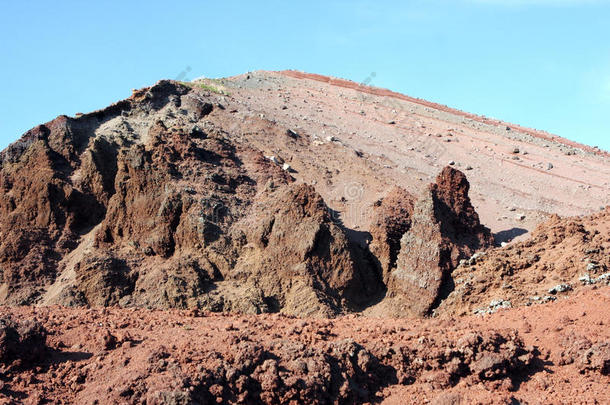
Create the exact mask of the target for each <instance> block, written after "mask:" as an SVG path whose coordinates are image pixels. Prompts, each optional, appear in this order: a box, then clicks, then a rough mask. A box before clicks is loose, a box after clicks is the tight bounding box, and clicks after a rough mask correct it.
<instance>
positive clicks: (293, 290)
mask: <svg viewBox="0 0 610 405" xmlns="http://www.w3.org/2000/svg"><path fill="white" fill-rule="evenodd" d="M219 97H220V96H217V95H214V94H210V93H206V92H201V91H197V90H194V89H190V88H188V87H186V86H183V85H180V84H177V83H174V82H168V81H162V82H159V83H158V84H157V85H155V86H153V87H151V88H149V89H144V90H141V91H138V92H135V93H134V95H133V96H132V97H131V98H130V99H128V100H125V101H122V102H120V103H117V104H115V105H113V106H111V107H109V108H107V109H105V110H101V111H98V112H95V113H91V114H86V115H83V116H81V117H79V118H76V119H72V118H68V117H59V118H57V119H56V120H54V121H52V122H50V123H48V124H46V125H41V126H39V127H37V128H35V129H34V130H32V131H30V132H28V133H27V134H26V135H25V136H24V137H23V138H22V139H21V140H20V141H18V142H17V143H15V144H13V145H12V146H11V147H9V148H8V149H7V150H6V151H4V152H3V153H2V170H1V171H0V178H1V179H2V182H1V184H0V187H2V194H1V196H0V214H1V218H0V232H1V233H0V234H1V235H2V243H1V245H0V265H1V266H2V269H3V286H2V289H1V290H0V291H1V293H2V295H1V297H0V298H2V301H3V302H4V303H12V304H25V303H43V304H64V305H93V306H97V305H117V304H118V305H125V306H147V307H159V308H167V307H193V306H199V307H204V308H210V309H213V310H218V311H238V312H272V311H283V312H286V313H290V314H295V315H327V316H330V315H334V314H337V313H339V312H341V311H343V310H350V309H356V308H359V307H361V306H362V305H364V304H365V303H366V302H367V300H369V299H370V297H371V296H373V295H375V294H378V292H379V290H381V289H382V288H383V287H382V284H381V281H380V279H379V277H378V274H377V271H376V269H375V268H374V266H373V265H372V261H371V260H369V259H368V257H367V253H366V252H362V251H361V249H359V248H356V247H355V246H353V245H352V243H351V242H350V241H349V240H348V238H347V236H346V233H345V231H344V229H343V228H341V227H340V226H339V225H337V224H335V223H334V222H333V221H332V220H331V217H330V215H329V212H328V208H327V207H326V204H325V203H324V201H323V200H322V198H321V197H320V195H319V194H317V193H316V192H315V190H314V188H313V187H311V186H306V185H299V186H290V184H291V183H292V182H293V181H294V179H293V178H292V177H291V176H290V175H289V174H288V173H287V172H286V171H284V170H282V169H281V168H280V167H279V166H278V165H276V164H274V163H273V162H272V161H269V160H268V159H266V158H265V157H264V156H263V154H262V152H261V151H259V150H257V149H255V148H253V147H251V146H250V145H248V144H241V143H239V142H238V141H237V138H238V134H236V133H228V132H226V131H225V130H224V129H223V128H221V127H217V126H216V125H215V122H218V121H220V122H226V121H227V120H229V121H230V114H231V112H230V111H226V109H225V107H224V106H222V104H220V101H221V100H220V99H219ZM214 114H216V115H217V116H219V117H220V118H217V119H218V121H214V120H213V119H212V117H213V116H214ZM208 119H209V120H208Z"/></svg>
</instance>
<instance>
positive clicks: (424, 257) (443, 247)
mask: <svg viewBox="0 0 610 405" xmlns="http://www.w3.org/2000/svg"><path fill="white" fill-rule="evenodd" d="M469 188H470V185H469V183H468V180H466V176H465V175H464V174H463V173H461V172H460V171H458V170H455V169H453V168H451V167H446V168H444V169H443V171H442V172H441V173H440V174H439V175H438V177H437V179H436V183H435V184H431V185H430V186H429V187H428V188H427V189H426V191H425V192H424V194H423V196H422V197H420V199H419V200H418V201H417V203H416V204H415V208H414V212H413V217H412V221H411V228H410V229H409V231H408V232H407V233H405V234H404V235H403V237H402V239H401V241H400V253H399V255H398V258H397V263H396V269H395V270H393V271H392V272H391V273H390V276H389V280H388V296H389V297H390V298H392V299H395V300H396V301H397V302H398V303H399V304H398V306H397V307H396V308H397V311H398V312H399V313H400V312H402V311H404V313H407V314H413V315H417V316H423V315H427V314H429V313H430V311H431V310H432V309H433V308H434V307H435V306H436V305H438V303H439V302H440V300H441V299H442V298H444V297H446V296H447V294H449V292H450V291H451V289H452V280H451V272H452V270H453V269H454V268H455V267H456V266H457V265H458V263H459V260H460V259H463V258H466V257H470V256H471V255H472V254H473V253H474V252H475V251H477V250H479V249H485V248H487V247H490V246H492V245H493V237H492V235H491V233H490V231H489V229H487V228H485V227H483V226H482V225H481V224H480V222H479V217H478V215H477V213H476V211H475V210H474V207H473V206H472V204H471V203H470V198H469V197H468V191H469Z"/></svg>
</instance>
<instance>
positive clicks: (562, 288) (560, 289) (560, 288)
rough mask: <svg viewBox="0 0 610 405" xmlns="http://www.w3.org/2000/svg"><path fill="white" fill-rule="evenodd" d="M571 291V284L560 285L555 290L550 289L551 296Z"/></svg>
mask: <svg viewBox="0 0 610 405" xmlns="http://www.w3.org/2000/svg"><path fill="white" fill-rule="evenodd" d="M570 290H572V286H571V285H570V284H558V285H556V286H555V287H553V288H549V294H557V293H562V292H566V291H570Z"/></svg>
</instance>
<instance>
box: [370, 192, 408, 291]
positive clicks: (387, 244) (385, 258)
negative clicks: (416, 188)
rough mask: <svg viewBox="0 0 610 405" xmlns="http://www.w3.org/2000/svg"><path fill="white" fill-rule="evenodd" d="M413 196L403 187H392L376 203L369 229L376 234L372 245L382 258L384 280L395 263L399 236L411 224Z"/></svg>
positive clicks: (372, 233)
mask: <svg viewBox="0 0 610 405" xmlns="http://www.w3.org/2000/svg"><path fill="white" fill-rule="evenodd" d="M413 206H414V197H413V196H412V195H411V194H409V193H408V192H407V191H406V190H405V189H403V188H401V187H394V188H392V189H391V190H390V191H389V192H388V194H387V195H386V196H385V197H384V198H383V199H382V200H380V201H377V202H376V203H375V205H374V219H373V221H372V224H371V229H370V233H371V236H372V237H373V240H372V241H371V244H370V245H369V249H370V250H371V253H372V254H373V255H374V256H375V257H376V258H377V260H378V261H379V265H380V267H381V271H382V274H383V280H384V282H386V283H387V282H388V280H389V276H390V271H391V270H392V269H393V268H394V267H395V266H396V259H397V257H398V252H400V239H401V238H402V236H403V235H404V234H405V233H406V232H407V231H408V230H409V229H410V228H411V217H412V216H413V208H414V207H413Z"/></svg>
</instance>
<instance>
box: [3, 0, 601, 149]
mask: <svg viewBox="0 0 610 405" xmlns="http://www.w3.org/2000/svg"><path fill="white" fill-rule="evenodd" d="M0 54H1V55H2V63H0V77H1V78H2V80H3V81H2V97H0V148H4V147H5V146H6V145H8V143H10V142H13V141H14V140H16V139H17V138H18V137H19V136H21V134H22V133H23V132H25V131H26V130H28V129H29V128H31V127H33V126H35V125H37V124H39V123H43V122H46V121H49V120H51V119H53V118H54V117H55V116H57V115H59V114H68V115H72V114H74V113H76V112H86V111H90V110H94V109H97V108H101V107H104V106H106V105H108V104H110V103H112V102H114V101H117V100H120V99H123V98H126V97H128V96H129V95H130V94H131V89H132V88H139V87H143V86H147V85H151V84H153V83H154V82H155V81H157V80H158V79H161V78H178V77H180V76H181V75H184V73H186V72H187V71H188V74H187V75H186V77H187V78H194V77H198V76H202V75H204V76H208V77H222V76H231V75H235V74H239V73H244V72H246V71H251V70H257V69H265V70H280V69H298V70H303V71H308V72H313V73H320V74H326V75H332V76H338V77H344V78H347V79H351V80H355V81H359V82H360V81H363V80H365V79H366V78H367V77H370V76H371V73H372V72H374V73H375V75H374V76H375V77H374V79H373V80H372V82H371V84H372V85H375V86H379V87H386V88H390V89H392V90H395V91H399V92H402V93H405V94H408V95H410V96H414V97H420V98H424V99H427V100H430V101H435V102H439V103H442V104H447V105H449V106H451V107H456V108H459V109H462V110H466V111H468V112H473V113H477V114H482V115H487V116H489V117H495V118H500V119H503V120H506V121H509V122H513V123H516V124H521V125H525V126H529V127H534V128H538V129H544V130H548V131H550V132H553V133H556V134H558V135H561V136H564V137H567V138H570V139H573V140H576V141H579V142H583V143H586V144H589V145H598V146H600V147H602V148H604V149H606V150H610V1H603V0H598V1H595V0H590V1H586V0H584V1H577V0H530V1H525V0H421V1H396V2H393V1H370V2H367V1H350V2H347V1H307V2H290V1H277V2H275V1H269V2H260V3H258V2H252V1H247V2H246V1H243V2H237V1H223V2H219V1H214V2H211V1H200V2H194V1H193V2H181V1H174V2H159V1H154V0H149V1H121V2H119V1H116V2H114V1H105V2H82V1H58V2H43V1H29V2H17V1H7V0H0ZM189 69H190V71H189Z"/></svg>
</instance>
